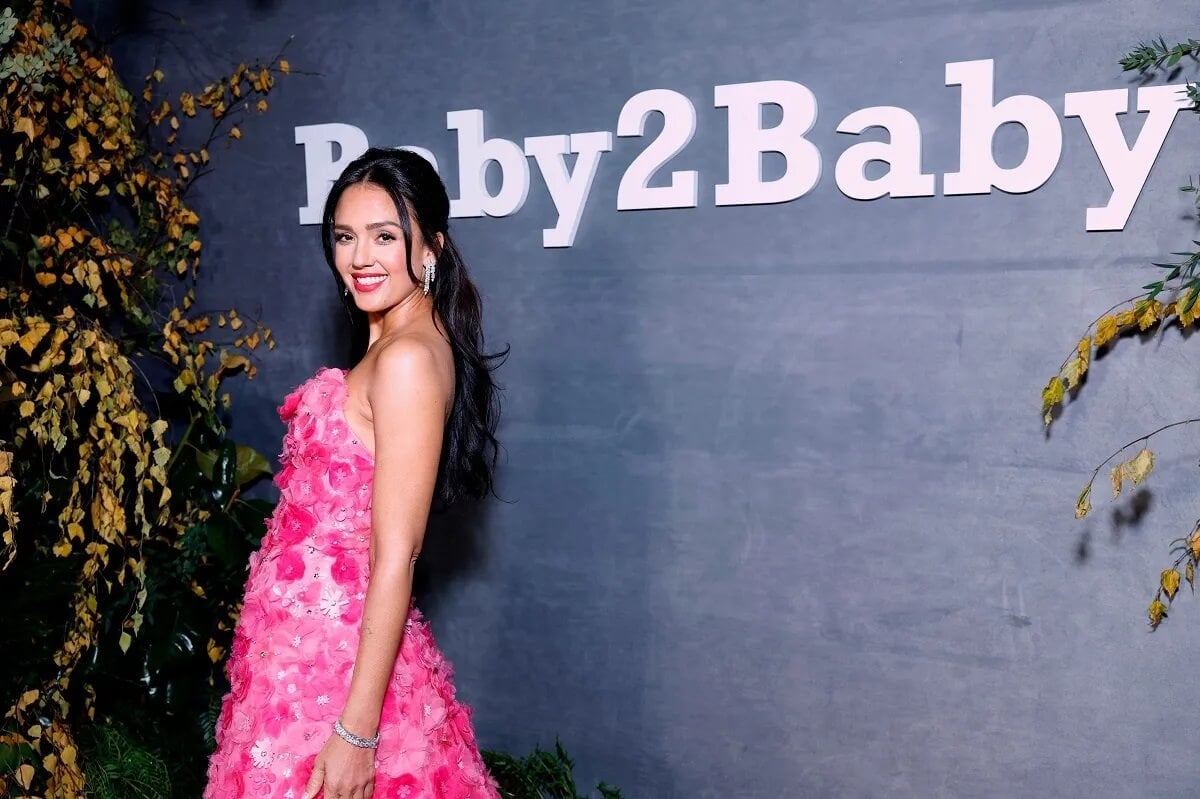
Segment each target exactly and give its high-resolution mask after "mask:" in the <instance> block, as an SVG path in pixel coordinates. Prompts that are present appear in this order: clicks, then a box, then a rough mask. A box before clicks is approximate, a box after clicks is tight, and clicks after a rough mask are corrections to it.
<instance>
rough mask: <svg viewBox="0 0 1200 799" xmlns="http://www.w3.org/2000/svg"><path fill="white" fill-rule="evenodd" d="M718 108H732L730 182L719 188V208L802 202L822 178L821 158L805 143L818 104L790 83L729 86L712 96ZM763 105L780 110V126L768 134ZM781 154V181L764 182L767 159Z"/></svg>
mask: <svg viewBox="0 0 1200 799" xmlns="http://www.w3.org/2000/svg"><path fill="white" fill-rule="evenodd" d="M713 97H714V103H715V106H716V107H717V108H728V109H729V111H728V117H729V122H728V125H729V177H728V181H727V182H726V183H719V184H717V187H716V198H715V199H716V204H717V205H758V204H763V203H783V202H788V201H789V200H794V199H796V198H797V197H802V196H804V195H805V194H807V193H808V192H809V191H810V190H812V187H813V186H815V185H817V181H818V180H820V178H821V153H820V151H819V150H817V148H816V145H814V144H813V143H812V142H810V141H809V140H808V139H806V138H804V137H805V136H806V135H808V132H809V131H810V130H812V127H813V125H814V124H816V121H817V99H816V98H815V97H814V96H813V93H812V92H811V91H810V90H809V88H808V87H807V86H804V85H803V84H800V83H795V82H793V81H790V80H766V81H759V82H757V83H730V84H726V85H724V86H717V87H715V89H714V91H713ZM764 105H776V106H779V108H780V110H781V111H782V112H783V117H782V119H781V120H780V122H779V124H778V125H776V126H774V127H771V128H764V127H763V126H762V110H763V106H764ZM764 153H779V154H780V155H782V156H783V159H784V164H785V166H784V172H783V175H782V176H781V177H779V178H776V179H775V180H768V181H764V180H763V171H762V166H763V154H764Z"/></svg>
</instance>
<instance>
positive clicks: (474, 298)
mask: <svg viewBox="0 0 1200 799" xmlns="http://www.w3.org/2000/svg"><path fill="white" fill-rule="evenodd" d="M362 183H369V184H371V185H372V186H378V187H379V188H381V189H383V190H384V191H386V192H387V193H388V194H389V195H391V198H392V200H393V202H395V203H396V211H397V213H398V214H399V216H400V226H401V228H403V230H404V243H405V251H406V252H407V253H408V264H407V265H406V266H407V269H408V276H409V278H411V279H412V281H413V282H414V283H416V282H417V276H416V275H415V274H414V273H413V269H412V251H413V236H412V229H413V225H414V224H415V225H416V226H417V229H418V230H420V231H421V238H422V239H423V240H424V241H425V242H426V243H428V245H429V247H430V249H432V250H433V252H434V255H435V256H436V257H437V261H436V265H435V268H436V273H435V278H434V281H433V283H432V285H431V287H430V292H429V293H430V297H431V298H432V300H433V313H434V320H435V322H436V321H437V320H439V319H440V320H441V327H442V329H443V330H444V332H445V334H446V337H447V338H448V339H449V340H450V347H451V349H452V350H453V352H454V376H455V381H454V404H453V407H452V409H451V412H450V419H449V421H448V422H447V423H446V431H445V435H444V436H443V439H442V455H441V462H440V464H439V465H438V477H437V484H436V486H435V488H434V500H435V503H437V504H441V505H451V504H453V503H455V502H457V501H459V500H463V499H482V498H484V497H486V496H487V495H488V494H491V493H493V484H492V474H493V472H494V471H495V467H496V453H497V449H498V444H497V441H496V435H495V434H496V423H497V422H498V421H499V416H500V406H499V398H498V396H497V392H498V389H497V387H496V385H495V383H494V382H493V380H492V370H493V369H494V368H495V367H496V365H498V364H495V363H494V362H495V361H498V360H502V359H503V358H504V357H505V356H507V355H508V348H507V347H505V349H504V350H503V351H502V352H498V353H491V354H488V353H485V352H484V350H483V324H482V319H481V308H480V302H479V292H478V290H476V288H475V284H474V283H472V282H471V278H470V276H469V275H468V274H467V266H466V264H465V263H464V262H463V259H462V256H461V255H460V254H459V252H458V249H457V248H456V247H455V246H454V242H453V240H451V238H450V233H449V230H448V229H447V223H448V221H449V217H450V199H449V197H448V196H447V195H446V187H445V185H444V184H443V183H442V179H441V177H439V176H438V173H437V171H436V170H434V168H433V166H432V165H431V164H430V163H429V162H428V161H426V160H425V159H424V158H422V157H421V156H419V155H417V154H416V153H413V152H409V151H408V150H400V149H385V148H381V147H372V148H371V149H369V150H367V151H366V152H365V153H363V154H362V155H361V156H359V157H358V158H357V159H355V160H354V161H353V162H351V163H350V165H349V166H347V167H346V169H345V170H344V171H343V172H342V174H341V177H339V178H338V179H337V180H336V181H335V182H334V184H333V188H332V189H331V190H330V192H329V198H328V199H327V200H326V201H325V213H324V214H323V216H322V218H321V244H322V246H323V248H324V250H325V260H326V261H327V262H328V263H329V268H330V269H331V270H332V271H333V277H334V280H335V282H336V283H337V287H338V294H339V296H341V298H342V304H343V305H345V306H346V311H347V313H349V315H350V321H351V325H352V327H353V328H354V334H355V345H354V346H355V350H356V352H355V356H356V359H357V358H358V357H361V356H362V354H363V353H364V352H365V351H366V344H367V340H366V336H367V324H366V314H365V313H363V312H362V311H360V310H359V309H358V306H356V305H355V303H354V300H353V299H352V298H351V297H349V296H348V295H347V294H346V293H344V292H343V291H342V288H343V287H342V279H341V277H340V276H339V275H338V272H337V267H336V266H335V265H334V259H333V248H334V241H333V213H334V210H335V209H336V208H337V204H338V200H339V199H341V196H342V193H343V192H344V191H345V190H346V189H347V188H348V187H349V186H354V185H357V184H362ZM438 233H441V234H442V237H443V242H442V244H441V246H439V245H438V239H437V234H438Z"/></svg>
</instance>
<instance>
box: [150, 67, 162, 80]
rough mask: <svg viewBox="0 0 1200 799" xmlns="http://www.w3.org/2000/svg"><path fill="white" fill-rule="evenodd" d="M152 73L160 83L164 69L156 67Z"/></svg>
mask: <svg viewBox="0 0 1200 799" xmlns="http://www.w3.org/2000/svg"><path fill="white" fill-rule="evenodd" d="M150 74H151V75H153V76H154V79H155V80H156V81H158V82H159V83H162V79H163V71H162V70H161V69H156V70H154V71H153V72H151V73H150Z"/></svg>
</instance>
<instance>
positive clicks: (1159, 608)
mask: <svg viewBox="0 0 1200 799" xmlns="http://www.w3.org/2000/svg"><path fill="white" fill-rule="evenodd" d="M1166 617H1167V606H1166V605H1164V604H1163V603H1162V601H1160V600H1159V599H1157V598H1155V600H1154V601H1153V602H1151V603H1150V629H1151V630H1156V629H1158V625H1159V624H1161V623H1162V620H1163V619H1165V618H1166Z"/></svg>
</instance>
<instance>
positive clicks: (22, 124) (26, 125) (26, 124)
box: [12, 117, 37, 141]
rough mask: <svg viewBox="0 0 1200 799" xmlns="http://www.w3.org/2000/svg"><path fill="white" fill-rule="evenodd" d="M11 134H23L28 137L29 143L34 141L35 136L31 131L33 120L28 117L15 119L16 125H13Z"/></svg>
mask: <svg viewBox="0 0 1200 799" xmlns="http://www.w3.org/2000/svg"><path fill="white" fill-rule="evenodd" d="M12 129H13V133H24V134H25V135H26V136H28V137H29V140H30V141H33V140H34V137H35V136H37V134H36V133H35V132H34V129H33V120H32V119H30V118H29V117H17V121H16V124H14V125H13V128H12Z"/></svg>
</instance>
